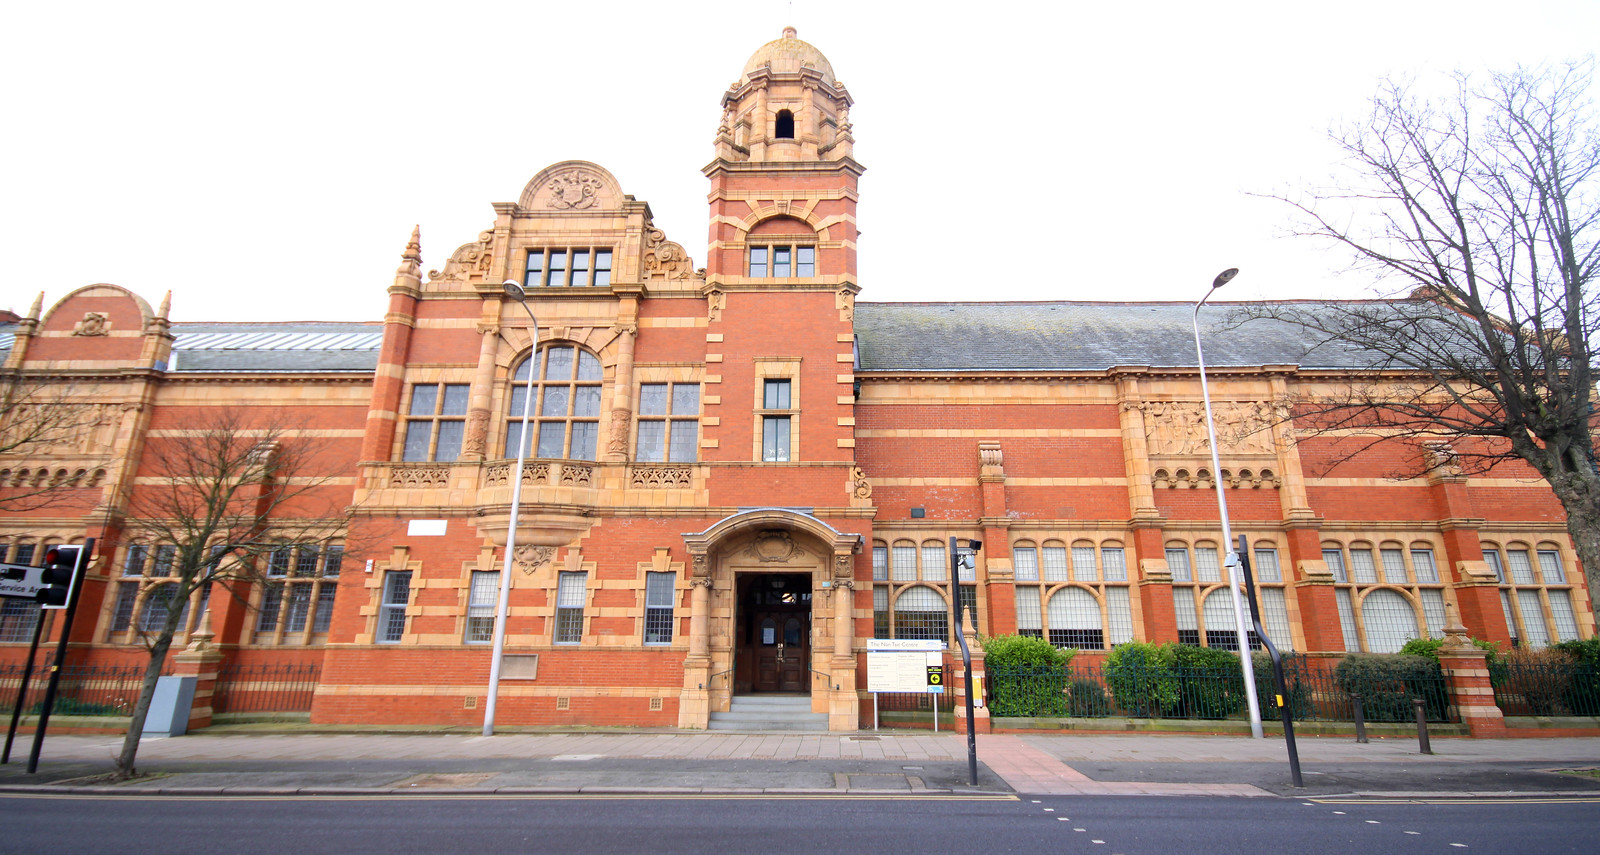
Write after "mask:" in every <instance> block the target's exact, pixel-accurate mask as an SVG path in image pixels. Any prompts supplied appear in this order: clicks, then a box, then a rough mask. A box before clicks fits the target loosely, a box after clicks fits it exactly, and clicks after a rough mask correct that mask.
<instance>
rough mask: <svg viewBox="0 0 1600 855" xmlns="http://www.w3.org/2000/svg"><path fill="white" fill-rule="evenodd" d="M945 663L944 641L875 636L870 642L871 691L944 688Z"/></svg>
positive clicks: (868, 686) (918, 691)
mask: <svg viewBox="0 0 1600 855" xmlns="http://www.w3.org/2000/svg"><path fill="white" fill-rule="evenodd" d="M943 664H944V642H942V641H922V640H916V639H899V638H896V639H885V638H875V639H872V640H870V641H868V642H867V691H869V692H917V693H928V692H933V693H940V692H943V691H944V680H943V676H944V672H943V669H942V667H941V666H942V665H943ZM935 674H937V675H938V676H937V678H934V679H930V676H931V675H935Z"/></svg>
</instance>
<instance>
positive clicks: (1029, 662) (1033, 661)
mask: <svg viewBox="0 0 1600 855" xmlns="http://www.w3.org/2000/svg"><path fill="white" fill-rule="evenodd" d="M982 644H983V662H984V669H985V670H986V671H987V672H988V675H989V712H990V714H991V715H995V716H1060V715H1067V695H1066V691H1067V665H1068V663H1070V662H1071V661H1072V657H1073V656H1074V655H1075V654H1077V652H1078V651H1076V650H1059V649H1057V648H1056V647H1055V646H1053V645H1052V644H1050V642H1048V641H1045V640H1044V639H1042V638H1033V637H1031V636H1025V635H997V636H993V637H991V638H985V639H983V641H982Z"/></svg>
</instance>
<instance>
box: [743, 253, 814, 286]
mask: <svg viewBox="0 0 1600 855" xmlns="http://www.w3.org/2000/svg"><path fill="white" fill-rule="evenodd" d="M815 275H817V248H816V247H814V246H801V245H796V244H769V245H765V246H752V247H750V278H752V279H768V278H772V279H789V278H800V279H809V278H811V277H812V276H815Z"/></svg>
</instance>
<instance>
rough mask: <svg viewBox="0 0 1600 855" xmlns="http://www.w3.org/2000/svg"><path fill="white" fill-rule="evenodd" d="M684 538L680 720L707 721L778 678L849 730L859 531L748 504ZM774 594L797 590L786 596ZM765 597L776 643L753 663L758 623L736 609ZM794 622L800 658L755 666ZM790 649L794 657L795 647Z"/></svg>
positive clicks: (684, 723) (689, 724) (854, 714)
mask: <svg viewBox="0 0 1600 855" xmlns="http://www.w3.org/2000/svg"><path fill="white" fill-rule="evenodd" d="M683 540H684V545H685V546H686V547H687V549H688V552H689V557H690V561H691V565H692V568H693V569H692V571H691V578H690V585H691V590H692V592H693V593H692V596H691V602H690V613H689V614H690V620H689V655H688V657H687V658H686V659H685V660H684V683H683V694H682V696H681V701H680V703H679V710H680V712H679V719H678V725H679V726H680V727H684V728H697V729H698V728H704V727H706V726H707V724H708V722H709V721H710V715H711V712H712V711H713V710H726V709H727V708H728V704H729V702H730V700H731V698H732V696H733V695H734V694H735V692H736V691H739V690H741V689H742V690H744V691H752V690H755V689H756V688H757V687H758V686H759V687H760V688H763V689H767V690H775V689H776V688H778V687H779V686H780V685H781V688H782V689H784V690H800V689H803V690H804V691H805V692H806V693H808V694H809V695H810V696H811V703H812V707H811V708H812V710H813V711H815V712H826V713H828V721H829V727H830V729H832V730H855V729H856V728H857V725H858V722H859V718H858V706H857V700H856V691H855V685H856V673H855V672H856V660H855V648H854V642H855V630H854V626H855V620H854V614H855V613H854V609H855V603H854V600H855V597H854V593H855V590H854V589H855V586H854V582H853V578H852V577H853V576H854V566H855V559H854V556H855V555H856V554H857V553H859V552H860V551H861V548H862V546H861V544H862V540H861V536H860V535H858V534H846V533H843V532H840V531H838V530H837V529H835V528H833V527H832V526H830V525H828V524H827V523H826V522H823V521H822V520H820V519H817V518H816V517H814V516H812V515H810V514H808V513H804V512H801V511H796V510H790V509H787V508H754V509H750V510H744V511H740V512H739V513H736V514H732V515H730V516H728V517H725V518H723V519H721V520H718V521H717V522H716V523H713V524H712V525H711V526H710V527H708V528H707V529H706V530H705V531H701V532H693V533H687V534H684V535H683ZM780 593H782V594H784V595H785V596H787V595H794V596H793V597H792V598H789V599H783V598H781V597H779V596H778V595H779V594H780ZM802 593H803V594H804V597H803V598H802V597H801V596H800V595H801V594H802ZM763 595H765V596H766V597H767V599H763ZM769 600H770V602H769ZM761 603H765V604H767V605H769V606H770V607H771V608H770V609H769V610H770V611H771V612H773V613H775V614H779V617H780V619H779V620H778V622H777V623H776V624H775V625H774V632H775V635H774V639H772V642H773V643H772V644H767V645H765V647H766V648H767V650H766V651H765V652H766V654H768V659H767V661H758V657H759V656H760V655H761V653H762V651H761V648H762V647H763V639H762V636H761V635H760V632H761V627H760V625H759V623H760V622H759V620H756V621H754V622H752V614H751V613H749V612H748V611H747V612H746V613H741V607H743V608H744V609H746V610H749V609H751V608H753V607H755V604H761ZM802 603H804V604H806V605H802ZM793 619H800V620H802V621H804V628H803V631H804V632H805V636H804V644H803V645H800V646H801V647H802V648H803V658H802V659H799V660H796V659H792V658H791V659H788V660H785V661H786V663H787V666H788V667H787V669H786V670H785V671H784V672H783V673H780V674H778V675H777V676H776V677H773V676H772V675H771V674H768V675H767V676H766V677H763V676H761V672H760V671H759V670H758V669H760V668H763V667H764V668H767V669H768V670H769V671H770V670H771V669H772V667H773V662H772V661H771V659H770V654H772V653H773V652H775V651H774V650H772V648H774V647H775V646H776V645H777V644H779V643H783V642H785V641H788V642H792V641H793V638H794V636H793V634H792V633H793V629H794V628H793V627H789V629H788V632H789V633H790V634H788V635H785V634H784V633H785V631H786V630H785V626H786V625H787V624H788V623H790V622H791V621H792V620H793ZM786 649H787V650H788V651H790V652H791V655H792V651H793V650H794V649H795V647H794V646H792V645H786ZM741 653H742V655H743V656H744V659H743V660H741ZM773 679H777V680H780V681H781V683H778V684H775V683H773ZM796 680H802V681H803V682H802V683H796V682H795V681H796Z"/></svg>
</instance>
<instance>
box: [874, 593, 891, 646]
mask: <svg viewBox="0 0 1600 855" xmlns="http://www.w3.org/2000/svg"><path fill="white" fill-rule="evenodd" d="M872 637H873V638H893V637H894V636H893V635H892V634H891V631H890V626H889V586H888V585H874V586H872Z"/></svg>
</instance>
